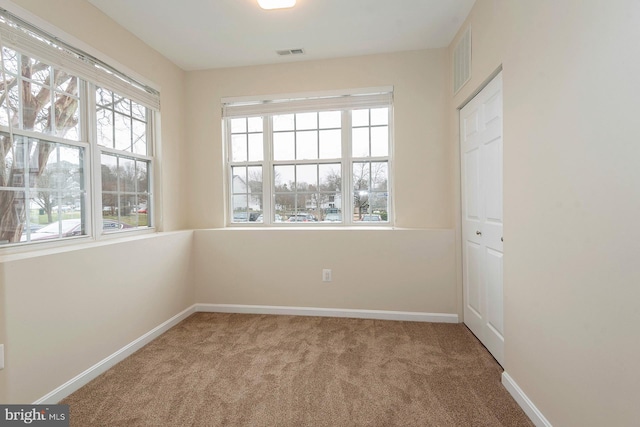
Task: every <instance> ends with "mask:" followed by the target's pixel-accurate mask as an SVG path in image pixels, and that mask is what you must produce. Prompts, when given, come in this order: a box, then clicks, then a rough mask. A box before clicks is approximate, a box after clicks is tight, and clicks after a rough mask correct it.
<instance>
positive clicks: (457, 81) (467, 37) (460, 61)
mask: <svg viewBox="0 0 640 427" xmlns="http://www.w3.org/2000/svg"><path fill="white" fill-rule="evenodd" d="M469 80H471V28H467V30H466V31H465V32H464V33H463V34H462V37H460V40H458V44H457V45H456V47H455V48H454V49H453V93H454V94H456V93H457V92H458V91H459V90H460V88H462V86H464V84H465V83H466V82H468V81H469Z"/></svg>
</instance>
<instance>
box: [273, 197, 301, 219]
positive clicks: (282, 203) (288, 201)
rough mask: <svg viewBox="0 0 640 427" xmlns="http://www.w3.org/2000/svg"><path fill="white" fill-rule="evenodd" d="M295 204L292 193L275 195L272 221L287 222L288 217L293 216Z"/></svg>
mask: <svg viewBox="0 0 640 427" xmlns="http://www.w3.org/2000/svg"><path fill="white" fill-rule="evenodd" d="M295 203H296V196H295V193H292V192H288V193H286V192H285V193H276V197H275V207H276V213H275V216H274V221H276V222H285V221H287V220H288V219H289V216H290V215H293V214H295Z"/></svg>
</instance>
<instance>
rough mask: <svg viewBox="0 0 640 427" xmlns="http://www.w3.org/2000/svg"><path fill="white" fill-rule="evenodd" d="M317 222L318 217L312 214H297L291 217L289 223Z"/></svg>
mask: <svg viewBox="0 0 640 427" xmlns="http://www.w3.org/2000/svg"><path fill="white" fill-rule="evenodd" d="M314 221H317V219H316V217H314V216H313V215H310V214H295V215H291V216H290V217H289V218H288V219H287V222H314Z"/></svg>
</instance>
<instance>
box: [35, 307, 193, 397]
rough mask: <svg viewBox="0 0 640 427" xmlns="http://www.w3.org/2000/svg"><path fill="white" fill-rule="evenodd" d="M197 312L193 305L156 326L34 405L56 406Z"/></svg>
mask: <svg viewBox="0 0 640 427" xmlns="http://www.w3.org/2000/svg"><path fill="white" fill-rule="evenodd" d="M195 312H196V307H195V305H192V306H191V307H189V308H187V309H185V310H183V311H182V312H180V313H178V314H176V315H175V316H173V317H172V318H171V319H169V320H167V321H166V322H164V323H162V324H160V325H158V326H156V327H155V328H153V329H152V330H150V331H149V332H147V333H146V334H144V335H142V336H141V337H140V338H138V339H136V340H134V341H132V342H130V343H129V344H127V345H125V346H124V347H122V348H121V349H120V350H118V351H116V352H115V353H113V354H112V355H110V356H108V357H106V358H104V359H102V360H101V361H100V362H98V363H96V364H95V365H93V366H92V367H90V368H89V369H87V370H86V371H84V372H82V373H80V374H78V375H76V376H75V377H74V378H72V379H70V380H69V381H67V382H66V383H64V384H62V385H61V386H60V387H58V388H56V389H55V390H53V391H52V392H50V393H47V394H46V395H44V396H42V397H41V398H40V399H38V400H36V401H35V402H33V404H34V405H39V404H55V403H58V402H60V401H61V400H62V399H64V398H65V397H67V396H69V395H70V394H71V393H73V392H74V391H76V390H78V389H79V388H80V387H82V386H84V385H86V384H87V383H89V381H91V380H93V379H95V378H97V377H98V376H99V375H101V374H103V373H104V372H106V371H107V370H108V369H109V368H111V367H113V366H115V365H116V364H117V363H118V362H121V361H122V360H124V359H125V358H127V357H129V356H131V355H132V354H133V353H135V352H136V351H138V350H140V349H141V348H142V347H144V346H145V345H147V344H149V343H150V342H151V341H153V340H154V339H156V338H157V337H159V336H160V335H162V334H163V333H165V332H166V331H168V330H169V329H171V328H172V327H174V326H175V325H177V324H178V323H180V322H182V321H183V320H184V319H186V318H187V317H189V316H190V315H192V314H193V313H195Z"/></svg>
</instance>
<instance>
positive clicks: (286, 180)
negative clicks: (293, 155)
mask: <svg viewBox="0 0 640 427" xmlns="http://www.w3.org/2000/svg"><path fill="white" fill-rule="evenodd" d="M273 180H274V183H275V187H276V192H278V191H290V190H293V189H294V188H295V169H294V167H293V166H290V165H287V166H274V167H273Z"/></svg>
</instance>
